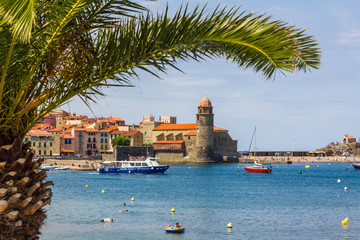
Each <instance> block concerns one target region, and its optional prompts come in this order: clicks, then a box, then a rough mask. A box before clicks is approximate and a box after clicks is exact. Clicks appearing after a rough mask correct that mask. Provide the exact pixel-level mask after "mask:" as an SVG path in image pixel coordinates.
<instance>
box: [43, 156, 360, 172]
mask: <svg viewBox="0 0 360 240" xmlns="http://www.w3.org/2000/svg"><path fill="white" fill-rule="evenodd" d="M245 160H246V158H239V162H234V163H235V164H244V162H245ZM253 160H256V161H258V162H260V163H269V164H292V163H352V162H360V157H292V158H291V157H255V158H254V157H251V158H250V161H249V163H251V162H253ZM268 160H269V161H268ZM102 162H103V160H59V159H46V160H44V162H43V164H44V165H45V164H48V165H51V164H52V165H54V166H66V167H69V168H70V170H73V171H95V170H96V169H97V168H99V167H100V165H101V163H102ZM234 163H230V164H234ZM164 164H174V165H178V164H190V165H193V164H198V163H180V162H179V163H171V162H168V163H166V162H164ZM204 164H205V163H204ZM219 164H229V163H219Z"/></svg>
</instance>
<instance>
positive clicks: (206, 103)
mask: <svg viewBox="0 0 360 240" xmlns="http://www.w3.org/2000/svg"><path fill="white" fill-rule="evenodd" d="M199 107H212V105H211V102H210V99H209V98H208V97H207V96H205V97H203V99H201V101H200V104H199Z"/></svg>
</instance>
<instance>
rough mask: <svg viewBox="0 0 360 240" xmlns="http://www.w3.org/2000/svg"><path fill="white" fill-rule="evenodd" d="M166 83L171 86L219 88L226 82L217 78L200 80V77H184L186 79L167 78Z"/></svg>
mask: <svg viewBox="0 0 360 240" xmlns="http://www.w3.org/2000/svg"><path fill="white" fill-rule="evenodd" d="M165 81H166V82H167V83H169V84H170V85H175V86H186V87H195V86H218V85H222V84H224V81H225V80H223V79H217V78H198V77H191V76H184V77H168V78H166V80H165Z"/></svg>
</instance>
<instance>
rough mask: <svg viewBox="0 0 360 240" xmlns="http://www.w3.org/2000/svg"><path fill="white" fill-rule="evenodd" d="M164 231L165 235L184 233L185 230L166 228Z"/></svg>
mask: <svg viewBox="0 0 360 240" xmlns="http://www.w3.org/2000/svg"><path fill="white" fill-rule="evenodd" d="M165 231H166V232H167V233H184V232H185V228H184V227H182V228H166V229H165Z"/></svg>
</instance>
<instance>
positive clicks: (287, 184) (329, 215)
mask: <svg viewBox="0 0 360 240" xmlns="http://www.w3.org/2000/svg"><path fill="white" fill-rule="evenodd" d="M239 166H240V168H238V167H239ZM310 166H311V168H310V169H305V164H293V165H279V166H278V167H277V166H276V165H273V172H272V173H271V174H251V173H245V171H244V170H243V165H239V164H227V165H225V164H222V165H172V166H171V167H170V168H169V170H168V171H167V172H166V174H164V175H143V176H142V175H99V174H96V173H94V172H72V171H63V172H49V177H48V179H49V180H53V181H54V183H55V186H54V187H53V194H54V195H53V202H52V204H51V205H50V206H49V207H47V209H48V212H47V213H48V218H47V220H46V223H45V226H44V227H43V228H42V235H41V239H51V240H57V239H72V240H75V239H176V240H181V239H284V240H285V239H286V240H288V239H301V240H303V239H359V236H360V228H359V226H360V205H359V201H360V181H359V180H360V171H356V170H354V169H353V168H352V167H351V166H349V164H340V163H332V164H330V165H329V164H328V163H321V164H318V163H312V164H310ZM347 168H348V170H346V169H347ZM300 169H301V170H302V172H303V173H302V174H301V175H300V174H299V170H300ZM338 179H341V183H337V180H338ZM86 185H88V186H89V187H88V188H85V186H86ZM344 187H348V191H347V192H345V191H344ZM102 190H104V191H105V192H104V194H102V193H101V192H102ZM338 195H339V197H338ZM132 197H134V198H135V201H134V202H131V201H130V199H131V198H132ZM124 202H125V203H126V204H127V207H126V209H128V210H129V213H122V212H119V210H123V209H125V208H124V207H123V206H122V204H123V203H124ZM171 208H175V210H176V212H175V213H171V212H170V210H171ZM105 217H111V218H113V219H114V222H113V223H101V222H97V220H100V219H102V218H105ZM345 218H349V219H350V220H349V222H348V227H347V228H345V227H343V226H342V225H341V221H342V220H343V219H345ZM175 222H179V223H180V224H182V225H183V226H185V228H186V230H185V233H184V234H180V235H174V234H167V233H165V231H164V230H163V229H164V226H166V225H168V224H171V225H174V224H175ZM229 222H232V225H233V228H232V230H231V231H229V230H228V229H227V227H226V225H227V224H228V223H229Z"/></svg>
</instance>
